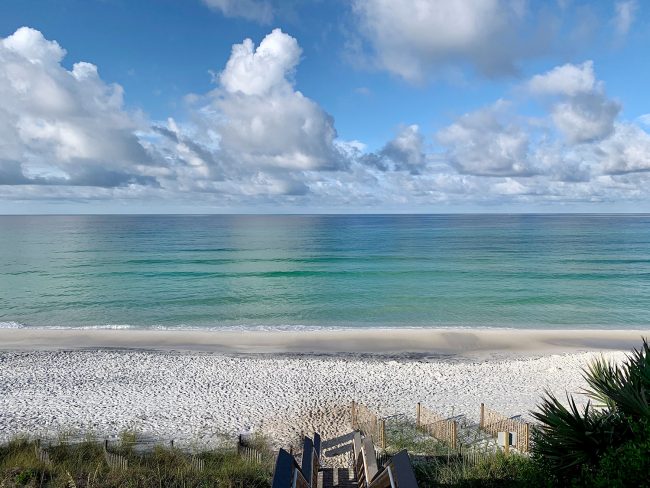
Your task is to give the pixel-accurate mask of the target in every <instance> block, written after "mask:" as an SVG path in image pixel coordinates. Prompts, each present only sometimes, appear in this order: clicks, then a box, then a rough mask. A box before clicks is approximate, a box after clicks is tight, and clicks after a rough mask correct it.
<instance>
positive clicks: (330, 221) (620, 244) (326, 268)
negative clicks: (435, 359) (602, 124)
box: [0, 215, 650, 328]
mask: <svg viewBox="0 0 650 488" xmlns="http://www.w3.org/2000/svg"><path fill="white" fill-rule="evenodd" d="M648 324H650V216H645V215H641V216H638V215H412V216H409V215H386V216H379V215H363V216H361V215H359V216H341V215H339V216H322V215H307V216H302V215H301V216H5V217H0V326H4V327H9V326H56V327H88V326H133V327H232V326H245V327H248V326H261V327H284V326H290V327H293V326H307V327H312V326H314V327H362V326H363V327H386V326H390V327H400V326H407V327H409V326H410V327H413V326H415V327H420V326H435V327H441V326H452V327H458V326H462V327H484V326H487V327H522V328H523V327H543V328H548V327H561V328H593V327H595V328H599V327H608V328H638V327H647V326H648Z"/></svg>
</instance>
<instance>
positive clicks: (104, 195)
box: [0, 0, 650, 211]
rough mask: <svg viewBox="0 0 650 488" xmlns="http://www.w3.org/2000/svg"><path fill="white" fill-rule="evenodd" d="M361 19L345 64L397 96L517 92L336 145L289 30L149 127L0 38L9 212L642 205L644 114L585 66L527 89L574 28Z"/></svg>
mask: <svg viewBox="0 0 650 488" xmlns="http://www.w3.org/2000/svg"><path fill="white" fill-rule="evenodd" d="M203 3H205V4H206V5H207V6H208V7H210V8H212V9H213V10H216V11H218V12H220V13H221V14H223V15H224V16H226V17H229V18H240V19H243V20H245V21H250V22H252V23H254V24H260V25H263V26H269V25H270V24H272V23H273V22H274V21H275V20H276V18H277V16H278V15H279V13H278V9H277V8H276V6H275V4H274V3H273V2H271V1H262V0H246V1H245V2H242V1H236V2H235V1H232V0H203ZM569 3H570V2H567V1H564V2H558V5H557V7H556V8H557V9H560V10H561V9H565V8H569V7H568V6H567V5H568V4H569ZM639 7H640V6H639V4H638V3H637V2H636V1H629V0H628V1H621V2H615V3H613V4H612V17H611V18H610V19H609V21H608V22H609V24H610V25H611V26H612V42H613V43H621V42H624V40H623V38H624V37H625V36H628V35H630V32H631V30H632V29H633V27H634V22H635V18H636V16H637V15H638V14H639V10H640V8H639ZM350 15H351V16H353V18H354V19H355V21H356V22H355V24H356V25H358V30H356V31H354V32H351V33H349V34H346V35H348V36H349V38H348V40H349V43H348V44H347V46H348V48H349V52H348V53H346V56H347V58H348V59H350V56H353V57H363V59H364V62H363V63H360V64H365V65H366V66H368V68H367V69H369V70H372V71H374V72H375V73H382V72H383V73H386V75H385V76H387V77H389V80H393V81H391V82H392V83H402V84H406V85H407V86H412V89H413V90H422V86H423V85H424V86H431V87H433V89H435V87H436V86H437V85H438V84H441V83H450V81H449V76H450V73H453V72H458V70H469V71H470V72H472V73H475V76H476V78H477V79H478V80H485V81H484V82H485V83H491V80H493V79H495V78H497V79H498V78H503V77H506V78H509V79H511V80H514V81H513V82H512V85H511V88H509V89H507V90H505V91H504V92H503V93H501V94H500V96H498V97H496V98H494V99H492V100H486V103H484V104H482V105H480V106H476V107H474V108H473V109H471V110H469V111H466V112H464V113H459V114H457V115H456V116H454V117H453V118H452V120H450V121H448V123H446V124H444V125H442V126H440V127H438V128H437V129H436V130H433V131H430V132H426V133H425V132H424V131H423V130H422V128H421V125H420V124H419V123H417V122H416V121H405V122H404V123H403V124H399V125H397V126H395V127H393V137H392V138H391V139H389V140H386V141H385V142H384V143H383V145H381V146H380V147H377V148H376V149H372V148H371V147H370V146H369V145H368V144H367V143H365V142H364V141H363V140H360V139H345V138H342V137H340V136H339V135H338V133H337V129H336V121H335V115H336V114H330V113H328V111H327V110H325V109H324V107H323V106H322V105H321V104H319V103H318V101H317V100H314V99H312V98H310V97H308V96H306V95H305V94H303V93H302V92H301V91H300V90H299V89H298V86H297V85H298V83H297V81H296V80H297V78H298V76H297V75H298V71H299V70H300V66H301V62H302V61H303V59H304V57H303V49H302V48H301V46H300V44H299V40H298V39H297V38H296V37H293V36H292V35H290V34H289V33H287V32H285V31H284V30H282V29H280V28H272V27H268V29H267V34H266V35H265V36H264V37H263V38H262V39H261V41H260V42H259V43H258V44H257V45H256V44H255V42H254V41H253V40H252V39H250V38H245V39H243V40H242V41H241V42H239V43H236V44H234V45H232V50H231V53H230V56H229V58H228V59H227V61H226V62H225V64H224V65H223V66H221V67H220V68H219V67H217V68H219V71H218V72H217V73H216V74H215V75H214V77H213V82H214V86H213V88H212V89H211V90H209V91H206V92H204V93H199V94H197V93H188V94H186V96H185V97H184V98H183V103H184V107H185V116H184V117H183V118H182V120H181V119H178V118H175V117H172V116H171V115H170V116H169V117H167V118H166V119H163V120H154V119H153V118H152V117H150V116H149V115H147V113H145V112H144V111H142V110H135V109H133V108H131V107H129V106H128V105H127V104H126V103H125V101H124V89H123V87H122V86H120V85H119V84H117V83H111V82H108V81H106V80H104V79H102V77H101V75H100V69H98V67H97V66H95V65H93V64H91V63H89V62H85V61H78V60H72V63H73V64H72V65H71V66H70V65H68V64H66V63H67V62H69V61H68V60H66V59H65V57H66V50H65V47H64V46H61V45H59V44H58V43H57V41H56V40H52V39H48V38H47V33H42V32H40V31H39V30H37V29H34V28H30V27H20V28H18V29H17V30H16V31H15V32H14V33H12V34H10V35H8V36H7V37H5V38H2V39H0V100H2V104H1V106H0V200H1V201H4V202H14V203H21V202H34V201H37V202H61V201H66V202H76V204H78V205H83V204H84V202H90V203H93V202H95V203H97V202H99V203H100V204H101V202H123V203H124V204H125V205H126V206H127V208H129V207H128V206H129V205H130V203H129V202H131V204H132V205H133V207H132V208H131V210H133V211H137V210H138V207H137V205H138V202H176V203H179V204H183V205H189V206H191V205H192V204H197V205H199V206H201V208H210V207H214V208H219V209H222V210H224V209H225V210H227V209H228V208H251V209H254V210H263V211H273V210H274V209H281V208H290V209H300V208H310V209H313V208H324V209H331V210H337V209H341V210H344V209H345V208H355V209H364V208H365V209H367V210H368V211H372V210H373V209H380V210H382V209H403V210H406V211H413V210H419V209H422V210H433V209H437V210H441V209H442V210H444V209H454V208H472V207H477V206H482V205H488V206H490V207H491V208H497V207H503V208H507V209H510V210H516V209H517V208H519V207H521V208H525V207H526V206H542V207H544V206H546V208H549V209H556V208H559V207H561V206H565V205H572V204H581V205H586V207H583V208H589V207H588V205H590V204H591V203H597V204H600V205H607V204H608V202H622V201H623V202H632V204H634V202H642V203H645V202H648V201H649V197H650V190H648V188H650V187H649V186H648V183H649V182H650V177H649V176H648V174H649V173H648V172H649V171H650V134H649V133H648V127H649V124H650V123H649V122H648V120H649V119H650V115H644V116H641V117H639V118H637V119H635V120H627V119H625V117H624V116H623V109H624V107H623V104H622V103H621V102H620V100H618V99H617V98H616V96H615V94H611V93H609V92H608V89H607V84H606V82H605V81H604V80H601V79H599V78H598V74H597V73H598V66H597V63H596V62H594V61H593V60H591V59H582V60H580V61H566V62H560V63H556V64H555V65H553V66H550V67H547V68H545V69H543V70H540V72H538V73H536V74H532V75H530V76H523V75H522V74H521V73H522V71H521V70H522V66H523V65H525V64H526V63H535V62H540V60H541V59H543V58H545V57H546V58H548V57H549V56H550V55H551V54H552V53H553V52H555V51H556V50H557V49H558V46H557V43H558V39H557V38H558V35H559V34H560V32H564V31H563V30H562V27H561V26H557V25H555V24H553V23H552V22H549V19H550V18H551V17H549V16H548V15H547V14H545V13H544V12H540V11H536V10H534V9H533V7H532V6H531V5H529V4H528V3H527V2H525V1H523V0H463V1H457V2H445V1H441V0H405V1H404V2H400V3H399V8H397V7H396V5H395V4H394V2H390V1H389V0H354V2H352V6H351V10H350ZM531 22H532V25H533V26H538V27H539V28H536V29H531V28H530V27H531ZM538 22H539V25H538ZM543 23H547V24H550V25H551V26H550V30H548V29H547V30H544V29H542V27H541V25H542V24H543ZM547 27H548V26H547ZM574 27H575V29H580V26H574ZM575 32H576V30H571V31H570V32H569V34H567V35H568V36H571V35H574V34H575ZM330 55H331V53H330ZM342 56H343V55H342ZM205 68H206V70H207V69H208V68H210V66H206V67H205ZM347 69H350V68H349V67H348V68H347ZM342 76H345V74H344V73H342ZM377 76H378V75H377ZM452 77H453V76H452ZM459 83H464V81H460V82H459ZM479 84H480V82H479ZM474 89H475V88H472V87H469V88H468V90H474ZM366 92H370V90H366ZM422 97H423V98H425V97H426V95H425V94H424V93H423V95H422ZM531 107H532V108H531ZM431 110H432V111H435V110H436V109H435V107H431ZM599 208H603V207H599Z"/></svg>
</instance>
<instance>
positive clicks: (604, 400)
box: [532, 339, 650, 481]
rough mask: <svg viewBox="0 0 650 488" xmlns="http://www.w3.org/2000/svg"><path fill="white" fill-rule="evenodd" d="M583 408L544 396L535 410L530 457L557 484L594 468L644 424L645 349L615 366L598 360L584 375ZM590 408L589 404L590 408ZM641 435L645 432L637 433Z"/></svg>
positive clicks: (649, 407)
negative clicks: (584, 401) (533, 434)
mask: <svg viewBox="0 0 650 488" xmlns="http://www.w3.org/2000/svg"><path fill="white" fill-rule="evenodd" d="M584 378H585V381H586V382H587V385H588V387H587V389H586V390H584V392H585V394H587V396H588V397H589V398H590V399H591V400H590V401H589V402H587V405H586V406H584V407H583V408H579V407H578V406H577V405H576V403H575V400H574V399H573V398H572V397H571V396H569V395H567V400H568V407H566V406H565V405H563V404H562V402H560V401H559V400H558V399H557V398H556V397H555V396H554V395H553V394H551V393H549V392H546V395H545V398H544V399H543V400H542V403H541V404H540V405H539V407H538V410H537V411H535V412H532V415H533V417H534V418H535V419H536V420H537V421H538V422H539V429H538V430H537V431H536V433H535V438H534V440H535V442H534V448H533V450H534V453H535V455H536V456H537V458H538V459H540V460H541V461H542V462H543V464H545V465H546V466H547V468H548V469H549V470H550V471H551V472H552V473H553V474H555V475H556V476H557V477H558V478H559V479H560V480H565V481H566V480H570V479H572V478H575V477H576V476H579V475H580V473H581V472H583V471H584V470H589V469H592V468H593V467H595V466H597V465H598V462H599V460H600V459H601V458H602V456H603V455H604V453H605V452H606V451H608V450H610V449H612V448H618V447H619V446H621V445H623V444H624V443H625V442H627V441H629V440H631V439H633V438H634V436H635V435H636V434H635V433H637V432H640V430H639V429H635V428H634V427H635V425H637V424H638V423H650V403H649V400H650V346H649V345H648V342H647V340H645V339H644V341H643V347H642V348H641V349H640V350H636V349H635V350H634V351H633V353H632V354H630V355H629V356H628V357H627V358H626V360H625V361H624V362H623V364H621V365H617V364H614V363H612V362H610V361H607V360H605V359H604V358H600V359H598V360H596V361H594V362H593V363H591V364H590V365H588V366H587V367H586V368H585V369H584ZM592 401H593V402H595V403H592ZM641 431H643V432H644V431H645V430H641Z"/></svg>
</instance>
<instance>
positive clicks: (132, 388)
mask: <svg viewBox="0 0 650 488" xmlns="http://www.w3.org/2000/svg"><path fill="white" fill-rule="evenodd" d="M647 332H648V331H625V332H622V331H521V330H516V331H515V330H480V331H467V330H462V331H450V330H437V331H436V330H425V329H421V330H415V329H412V330H383V331H382V330H379V331H378V330H363V331H356V330H355V331H352V330H349V331H348V330H342V331H323V332H319V331H313V332H312V331H308V332H305V331H303V332H247V333H243V332H181V331H122V330H120V331H114V330H88V331H82V332H80V331H70V330H31V329H29V330H26V329H19V330H0V439H7V438H10V437H12V436H15V435H16V434H20V433H27V434H30V435H34V436H46V435H48V433H49V434H51V433H53V432H60V431H65V430H84V431H88V430H91V431H93V432H95V433H96V434H98V435H111V434H115V433H118V432H120V431H122V430H124V429H135V430H139V431H141V432H143V433H146V434H151V435H154V436H156V437H158V438H160V439H175V440H177V441H180V442H185V443H190V442H198V443H201V444H204V443H208V444H209V443H212V442H214V441H215V440H216V439H217V438H218V437H219V435H220V434H225V435H231V436H232V435H235V434H237V433H240V432H250V431H259V432H263V433H265V434H267V435H269V436H271V437H272V438H273V439H274V441H275V442H276V443H278V444H284V445H286V444H289V443H291V442H292V441H294V439H295V437H296V435H297V433H298V432H300V430H304V431H306V432H309V431H312V430H314V429H315V430H318V431H320V432H322V433H323V434H324V435H325V437H331V436H335V435H339V434H343V433H346V431H347V430H349V429H348V422H349V420H348V410H347V406H348V405H349V402H350V401H351V400H357V401H360V402H363V403H365V404H366V405H368V406H369V407H371V408H373V409H375V410H376V411H377V412H378V413H380V414H381V415H392V414H396V413H406V414H409V415H413V414H414V411H415V405H416V403H417V402H422V403H423V404H425V405H427V406H430V407H433V408H434V409H436V410H438V411H439V412H441V413H443V414H451V413H454V414H459V413H463V414H466V415H467V416H468V417H469V418H472V419H475V418H476V417H477V416H478V412H479V404H480V403H481V402H485V403H486V404H488V405H489V406H491V407H493V408H496V409H498V410H500V411H502V412H503V413H505V414H508V415H515V414H524V415H525V414H527V412H528V411H529V410H530V409H532V408H534V406H535V405H536V404H537V402H538V401H539V398H540V395H541V394H542V391H543V390H544V389H545V388H546V389H549V390H550V391H553V392H555V393H556V394H559V395H564V392H565V391H567V390H568V391H569V392H577V391H578V390H579V389H580V388H582V387H583V386H584V383H583V380H582V378H581V367H583V366H584V365H585V364H586V363H587V362H588V361H590V360H591V359H593V358H594V357H596V356H597V355H598V354H600V353H599V352H598V351H604V350H607V352H605V353H604V354H605V355H606V357H608V358H610V359H613V360H617V361H618V360H621V359H622V358H623V357H624V353H623V352H620V351H627V350H629V349H630V348H631V347H633V346H638V345H639V344H640V337H641V336H642V335H648V334H647ZM260 353H261V354H260Z"/></svg>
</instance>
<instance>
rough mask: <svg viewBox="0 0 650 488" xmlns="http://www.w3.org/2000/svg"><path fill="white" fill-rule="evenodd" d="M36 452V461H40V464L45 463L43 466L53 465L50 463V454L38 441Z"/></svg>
mask: <svg viewBox="0 0 650 488" xmlns="http://www.w3.org/2000/svg"><path fill="white" fill-rule="evenodd" d="M34 450H35V453H36V459H38V462H40V463H43V464H51V461H50V454H49V453H48V452H47V450H45V449H43V448H42V447H41V442H40V441H36V445H35V446H34Z"/></svg>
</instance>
